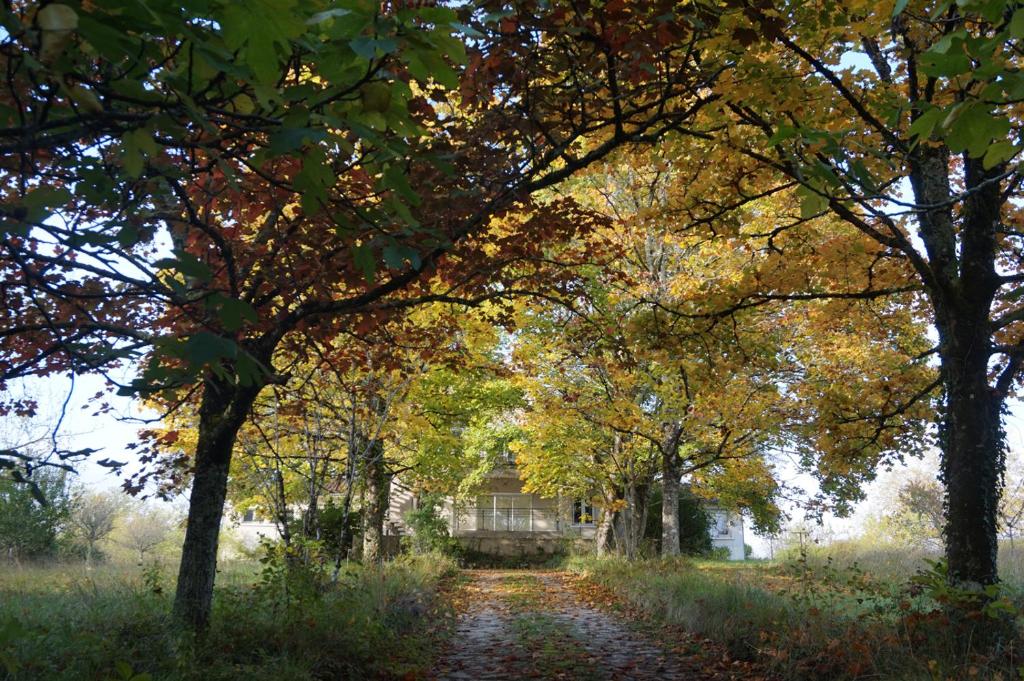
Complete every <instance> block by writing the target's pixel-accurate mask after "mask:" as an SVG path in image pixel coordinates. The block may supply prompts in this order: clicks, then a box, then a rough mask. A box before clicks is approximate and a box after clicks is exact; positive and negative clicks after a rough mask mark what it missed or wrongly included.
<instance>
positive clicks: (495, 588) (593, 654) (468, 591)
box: [431, 570, 703, 681]
mask: <svg viewBox="0 0 1024 681" xmlns="http://www.w3.org/2000/svg"><path fill="white" fill-rule="evenodd" d="M467 576H468V578H469V583H468V584H467V585H466V586H465V587H463V589H461V590H460V592H459V595H458V602H457V604H456V605H457V607H458V608H459V610H460V614H459V618H458V621H457V624H456V629H455V632H454V634H453V637H452V643H451V645H450V646H449V650H448V651H447V652H446V654H445V655H444V656H443V657H442V659H441V660H440V662H439V663H438V665H437V666H436V667H435V668H434V671H433V673H432V675H431V678H434V679H439V680H440V679H450V680H453V681H454V680H464V679H467V680H468V679H573V680H575V679H580V680H584V681H589V680H595V681H596V680H598V679H637V680H647V679H688V680H696V679H701V678H703V676H702V675H701V674H700V673H699V671H697V670H695V669H694V668H693V662H692V661H689V660H687V659H685V658H683V657H680V656H678V655H669V654H666V653H665V652H664V651H663V650H662V649H661V648H659V647H658V646H657V645H656V644H655V643H654V642H652V641H650V640H648V639H646V638H645V637H644V636H643V635H641V634H639V633H637V632H636V631H635V630H633V629H631V628H630V627H628V626H627V625H626V624H624V623H623V622H622V621H620V620H619V619H618V618H616V617H615V616H614V615H611V614H608V613H606V612H602V611H600V610H596V609H594V608H592V607H590V606H588V605H586V604H584V603H583V602H581V601H580V599H579V598H578V597H577V595H576V594H575V592H574V591H573V590H572V589H571V588H570V587H569V586H568V585H567V579H568V577H567V576H566V575H565V574H564V573H558V572H523V571H484V570H480V571H471V572H468V573H467ZM688 662H689V664H688Z"/></svg>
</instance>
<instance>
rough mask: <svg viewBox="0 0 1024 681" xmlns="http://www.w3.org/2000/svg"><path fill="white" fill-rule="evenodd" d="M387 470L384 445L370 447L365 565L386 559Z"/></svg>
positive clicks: (367, 470)
mask: <svg viewBox="0 0 1024 681" xmlns="http://www.w3.org/2000/svg"><path fill="white" fill-rule="evenodd" d="M388 482H389V481H388V475H387V470H386V467H385V465H384V451H383V443H382V442H381V441H380V440H376V441H374V442H373V443H371V445H370V451H369V456H368V457H367V460H366V509H365V513H364V524H363V563H365V564H368V565H369V564H374V563H380V562H381V561H382V560H383V559H384V516H385V515H386V514H387V509H388V496H389V491H390V490H389V489H388V488H389V484H388Z"/></svg>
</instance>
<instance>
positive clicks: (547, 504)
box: [385, 465, 745, 560]
mask: <svg viewBox="0 0 1024 681" xmlns="http://www.w3.org/2000/svg"><path fill="white" fill-rule="evenodd" d="M522 488H523V482H522V480H520V479H519V472H518V471H517V470H516V468H515V467H514V465H506V466H498V467H496V468H495V469H494V470H492V471H491V472H490V473H489V474H488V476H487V478H486V482H485V483H484V489H483V490H482V491H480V492H479V493H478V494H477V496H476V498H475V499H473V500H472V501H471V502H469V503H466V502H462V503H458V504H456V503H453V502H452V501H451V500H449V501H447V502H446V503H445V504H444V507H443V509H442V515H443V517H444V518H446V519H447V520H448V526H449V528H450V530H451V533H452V536H454V537H456V538H458V539H459V540H460V542H461V543H462V544H463V545H464V546H466V547H467V548H469V549H471V550H475V551H479V552H481V553H490V554H496V555H503V556H517V555H524V554H531V553H555V552H556V551H558V550H560V549H564V548H565V547H566V545H567V544H568V543H572V542H587V543H589V542H591V541H593V539H594V537H595V534H596V529H597V528H596V521H597V512H595V509H594V508H593V507H592V506H591V504H590V503H589V502H587V501H583V500H579V499H570V498H565V497H560V498H555V499H551V498H546V497H541V496H538V495H536V494H530V493H526V492H523V489H522ZM415 504H416V498H415V495H414V494H413V492H412V490H411V489H409V488H408V487H406V486H404V485H402V484H401V483H400V482H398V481H396V482H395V483H394V484H393V485H392V488H391V500H390V507H389V509H388V522H387V523H386V528H385V532H391V533H396V534H407V533H409V528H408V527H407V525H406V523H405V515H406V513H408V512H409V511H411V510H413V509H414V508H415V507H416V506H415ZM706 510H707V512H708V516H709V528H708V529H709V531H710V533H711V543H712V545H713V547H714V548H716V549H717V548H724V549H726V550H728V552H729V553H728V556H729V560H743V559H744V557H745V554H744V536H743V518H742V516H740V515H738V514H736V513H732V512H729V511H726V510H724V509H721V508H718V507H715V506H708V507H707V509H706Z"/></svg>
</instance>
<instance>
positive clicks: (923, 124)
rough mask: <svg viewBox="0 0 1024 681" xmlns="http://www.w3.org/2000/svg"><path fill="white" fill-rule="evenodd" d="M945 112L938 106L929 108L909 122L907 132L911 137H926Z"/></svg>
mask: <svg viewBox="0 0 1024 681" xmlns="http://www.w3.org/2000/svg"><path fill="white" fill-rule="evenodd" d="M945 113H946V112H945V111H943V110H942V109H940V108H938V107H935V108H933V109H929V110H928V111H925V112H924V113H923V114H921V115H920V116H918V117H917V120H915V121H914V122H913V123H912V124H911V126H910V129H909V130H908V131H907V132H908V133H909V134H910V136H911V137H916V138H918V139H928V138H929V137H931V136H932V131H933V130H935V126H937V125H938V124H939V121H941V120H942V118H943V116H944V114H945Z"/></svg>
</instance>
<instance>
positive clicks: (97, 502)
mask: <svg viewBox="0 0 1024 681" xmlns="http://www.w3.org/2000/svg"><path fill="white" fill-rule="evenodd" d="M123 509H124V499H123V497H122V496H121V495H119V494H116V493H113V492H86V491H85V490H79V491H78V493H77V494H75V495H74V496H73V497H72V499H71V515H70V524H71V526H72V527H73V528H74V529H75V530H76V532H77V534H78V536H79V537H80V538H81V539H82V540H83V541H84V542H85V564H86V565H87V566H92V558H93V554H94V553H95V549H96V544H97V543H98V542H100V541H102V540H104V539H106V538H107V536H108V535H109V534H110V533H111V532H112V531H113V529H114V522H115V521H116V520H117V517H118V516H119V515H120V513H121V511H122V510H123Z"/></svg>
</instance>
